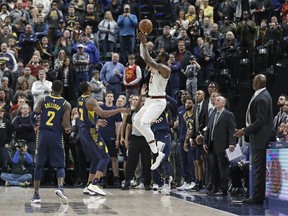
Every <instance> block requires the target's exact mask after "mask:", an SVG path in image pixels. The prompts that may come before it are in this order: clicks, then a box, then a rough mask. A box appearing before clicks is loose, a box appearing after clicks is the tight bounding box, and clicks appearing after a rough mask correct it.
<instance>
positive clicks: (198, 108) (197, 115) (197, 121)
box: [196, 104, 201, 131]
mask: <svg viewBox="0 0 288 216" xmlns="http://www.w3.org/2000/svg"><path fill="white" fill-rule="evenodd" d="M200 108H201V107H200V104H198V106H197V110H196V131H198V129H199V116H200V111H201V110H200Z"/></svg>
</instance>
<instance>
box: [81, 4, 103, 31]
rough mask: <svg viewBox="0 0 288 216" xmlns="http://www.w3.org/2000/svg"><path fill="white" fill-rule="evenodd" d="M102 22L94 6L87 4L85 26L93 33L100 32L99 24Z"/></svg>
mask: <svg viewBox="0 0 288 216" xmlns="http://www.w3.org/2000/svg"><path fill="white" fill-rule="evenodd" d="M99 22H100V16H99V13H98V12H97V11H96V10H95V9H94V6H93V4H87V6H86V11H85V13H84V20H83V22H82V24H83V26H90V27H91V28H92V32H93V33H97V32H98V24H99Z"/></svg>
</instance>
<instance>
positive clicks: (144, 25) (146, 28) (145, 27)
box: [139, 19, 153, 35]
mask: <svg viewBox="0 0 288 216" xmlns="http://www.w3.org/2000/svg"><path fill="white" fill-rule="evenodd" d="M139 30H140V31H141V32H143V33H145V34H147V35H148V34H150V33H151V32H152V30H153V24H152V22H151V21H150V20H149V19H143V20H141V21H140V23H139Z"/></svg>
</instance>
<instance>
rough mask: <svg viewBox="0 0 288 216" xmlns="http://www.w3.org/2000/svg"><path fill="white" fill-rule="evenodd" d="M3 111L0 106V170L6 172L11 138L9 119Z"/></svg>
mask: <svg viewBox="0 0 288 216" xmlns="http://www.w3.org/2000/svg"><path fill="white" fill-rule="evenodd" d="M4 111H5V110H4V108H3V107H0V136H1V139H0V164H1V168H2V172H7V162H8V159H9V152H8V148H9V144H10V142H11V140H12V131H11V123H10V121H9V120H8V119H7V118H5V117H4Z"/></svg>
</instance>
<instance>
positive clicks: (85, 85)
mask: <svg viewBox="0 0 288 216" xmlns="http://www.w3.org/2000/svg"><path fill="white" fill-rule="evenodd" d="M88 88H89V83H88V82H87V81H84V82H81V83H80V86H79V89H80V91H81V92H82V93H84V92H87V91H88Z"/></svg>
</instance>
